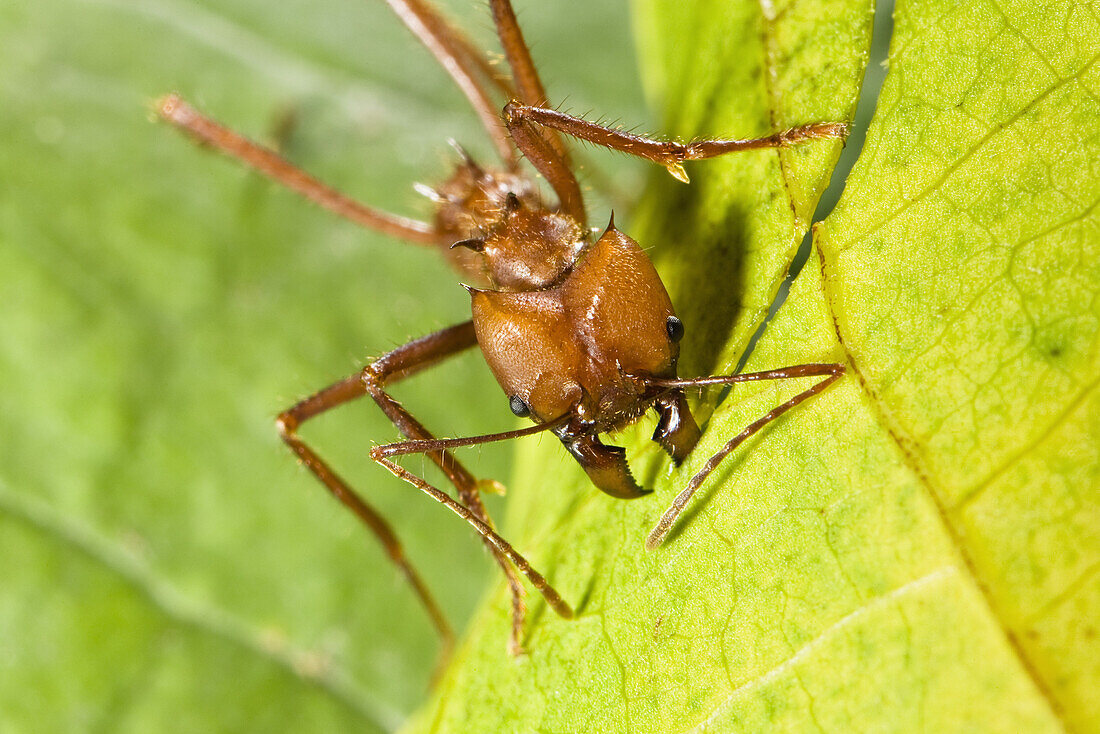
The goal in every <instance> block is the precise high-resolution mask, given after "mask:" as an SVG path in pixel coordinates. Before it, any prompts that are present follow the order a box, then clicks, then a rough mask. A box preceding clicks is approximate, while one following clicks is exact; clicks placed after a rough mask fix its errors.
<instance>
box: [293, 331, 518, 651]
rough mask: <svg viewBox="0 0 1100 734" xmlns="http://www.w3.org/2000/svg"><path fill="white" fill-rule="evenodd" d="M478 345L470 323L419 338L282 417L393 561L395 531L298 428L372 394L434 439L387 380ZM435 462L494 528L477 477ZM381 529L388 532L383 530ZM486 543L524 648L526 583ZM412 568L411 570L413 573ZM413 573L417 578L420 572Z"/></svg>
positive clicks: (421, 592)
mask: <svg viewBox="0 0 1100 734" xmlns="http://www.w3.org/2000/svg"><path fill="white" fill-rule="evenodd" d="M476 343H477V337H476V335H475V334H474V328H473V324H472V323H471V322H469V321H467V322H464V323H462V324H459V325H457V326H452V327H450V328H448V329H443V330H442V331H438V332H436V333H434V334H430V335H428V336H426V337H422V338H420V339H416V340H414V341H412V342H409V343H408V344H405V345H404V346H401V347H398V348H397V349H395V350H393V351H391V352H389V353H388V354H385V355H383V356H382V357H380V358H379V359H377V360H375V361H374V362H373V363H371V364H369V365H367V366H366V367H365V368H364V369H363V370H361V371H360V372H359V373H358V374H356V375H353V376H351V377H349V378H347V379H345V380H342V381H341V382H338V383H336V384H335V385H332V386H331V387H328V388H326V389H324V390H322V391H321V392H319V393H317V394H316V395H313V396H312V397H309V398H306V399H305V400H302V401H301V402H299V403H297V404H296V405H294V406H293V407H292V408H290V409H289V410H287V411H285V412H284V413H282V414H281V415H280V416H279V418H278V421H277V424H278V427H279V432H280V435H281V436H282V437H283V440H284V441H285V442H286V443H287V445H288V446H290V449H291V450H292V451H293V452H294V453H295V454H296V455H297V456H298V458H299V459H301V461H302V463H303V464H305V465H306V467H307V468H308V469H309V470H310V471H311V472H313V474H314V475H315V476H316V477H317V478H318V479H319V480H320V481H321V483H322V484H324V485H325V486H326V487H327V488H328V489H329V491H330V492H332V494H333V495H334V496H335V497H336V498H337V499H338V500H340V502H342V503H343V504H344V505H345V506H346V507H348V509H350V510H351V511H352V512H354V513H355V514H356V515H357V516H359V518H360V519H361V520H362V521H363V522H364V523H365V524H366V525H367V526H368V527H369V528H370V529H371V530H372V531H373V532H374V533H375V534H376V535H377V536H378V538H379V540H380V541H381V542H382V544H383V545H384V546H385V547H386V549H387V551H389V552H390V555H391V557H394V555H395V553H396V554H397V556H398V557H400V545H397V544H396V543H397V542H396V540H395V539H394V540H392V541H391V538H393V532H392V531H391V530H390V529H389V526H388V524H387V523H386V522H385V521H384V520H383V519H382V518H381V517H379V516H378V513H377V512H375V511H374V510H373V509H372V508H370V507H369V506H368V505H367V504H366V503H365V502H364V501H363V500H362V499H361V498H360V497H359V496H358V495H357V494H356V493H355V492H354V491H353V490H352V489H351V488H350V487H349V486H348V485H347V483H346V482H344V480H343V479H341V478H340V477H339V476H338V475H337V474H336V473H335V472H333V471H332V470H331V469H330V468H329V467H328V465H327V464H326V463H325V462H324V461H323V460H322V459H321V458H320V457H319V456H317V454H316V453H315V452H314V451H313V450H312V449H311V448H310V447H309V446H308V445H306V443H305V442H304V441H302V440H301V439H300V438H299V437H298V435H297V430H298V427H299V426H300V425H301V424H302V423H304V422H305V421H307V420H309V419H310V418H312V417H314V416H316V415H319V414H320V413H324V412H326V411H328V410H330V409H332V408H334V407H336V406H338V405H342V404H343V403H346V402H348V401H350V400H354V399H356V398H359V397H362V396H364V395H370V396H371V397H372V398H373V399H374V401H375V402H376V403H377V404H378V406H379V407H380V408H381V409H382V412H383V413H385V414H386V417H388V418H389V419H390V420H391V421H393V423H394V425H395V426H397V428H398V430H400V431H401V433H402V434H404V435H405V436H406V437H408V438H412V439H419V440H430V439H431V438H432V435H431V433H430V432H428V430H427V429H426V428H424V426H423V425H421V424H420V423H419V422H418V421H417V420H416V419H415V418H413V417H412V415H411V414H409V413H408V411H406V410H405V409H404V408H402V407H401V406H400V405H399V404H398V403H397V401H395V400H394V399H393V398H391V397H390V396H389V395H388V394H387V393H386V392H385V391H384V390H383V389H382V388H383V386H384V385H385V384H386V383H387V382H396V381H398V380H401V379H403V378H405V377H408V376H410V375H413V374H415V373H417V372H419V371H421V370H423V369H426V368H428V367H431V366H433V365H435V364H437V363H439V362H441V361H442V360H444V359H446V358H447V357H450V356H453V355H455V354H458V353H459V352H462V351H464V350H466V349H468V348H470V347H472V346H474V345H475V344H476ZM429 458H430V459H431V460H432V461H433V462H434V463H435V464H436V465H438V466H439V467H440V469H442V470H443V472H444V473H445V474H446V475H447V477H448V479H450V481H451V482H452V483H453V484H454V485H455V487H456V489H457V491H458V495H459V500H460V501H461V502H462V503H463V504H464V505H465V506H466V507H467V508H468V509H469V511H470V512H471V513H472V514H473V515H474V516H475V517H477V518H478V519H479V520H480V521H481V522H483V523H484V524H486V525H488V524H489V522H490V521H489V517H488V514H487V513H486V511H485V507H484V505H482V503H481V498H480V496H479V495H478V489H477V481H476V480H475V479H474V477H473V475H471V474H470V473H469V472H468V471H467V470H466V469H465V468H464V467H463V466H462V465H461V464H459V463H458V461H456V460H455V459H454V457H453V456H451V455H450V453H449V452H446V451H437V452H434V453H431V454H429ZM379 527H381V528H382V529H381V530H379ZM486 545H487V546H489V549H490V551H491V552H492V554H493V558H494V559H495V560H496V562H497V564H498V565H500V567H501V569H502V570H503V571H504V574H505V577H506V578H507V580H508V585H509V587H510V589H511V592H512V615H513V629H514V630H515V632H514V635H513V638H514V639H513V641H514V645H517V646H518V640H519V632H520V631H522V627H523V616H524V613H525V611H526V609H525V606H524V603H523V594H524V590H523V585H522V584H521V583H520V581H519V578H518V576H517V574H516V571H515V569H514V568H513V567H512V566H511V564H510V563H509V562H508V560H507V558H506V557H505V556H504V555H503V554H501V553H500V552H499V551H498V550H497V549H496V548H495V547H493V545H492V543H491V542H489V541H486ZM395 563H397V564H398V566H399V567H401V568H402V571H403V572H404V570H405V568H406V567H408V564H407V563H406V562H404V561H403V560H397V559H396V558H395ZM411 570H412V569H411V568H409V571H411ZM412 575H413V576H415V573H413V574H412ZM406 576H409V573H406ZM410 584H411V585H412V586H413V588H414V590H415V591H416V592H417V594H418V596H419V597H420V599H421V602H422V603H423V604H424V606H425V608H426V609H427V610H428V613H429V615H430V616H431V617H432V620H433V623H435V624H436V628H437V629H438V630H439V631H440V635H441V636H442V637H443V638H444V643H445V645H447V646H448V647H449V644H450V641H451V639H452V637H453V636H452V635H451V632H450V628H449V627H448V626H447V625H446V621H445V620H443V618H442V614H440V613H439V611H438V607H437V606H436V605H435V602H434V601H433V600H432V599H431V597H430V596H429V595H428V592H427V591H426V589H424V586H423V584H422V583H420V581H419V578H416V580H413V579H412V578H410Z"/></svg>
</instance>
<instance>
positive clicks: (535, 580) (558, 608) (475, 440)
mask: <svg viewBox="0 0 1100 734" xmlns="http://www.w3.org/2000/svg"><path fill="white" fill-rule="evenodd" d="M561 422H562V421H560V420H558V421H553V422H550V423H543V424H540V425H535V426H530V427H528V428H523V429H520V430H516V431H505V432H503V433H490V434H485V435H481V436H469V437H466V438H448V439H431V440H426V441H425V440H413V441H399V442H397V443H391V444H386V445H384V446H375V447H374V448H373V449H371V452H370V456H371V458H372V459H374V461H376V462H378V463H379V464H381V465H382V466H384V467H386V469H388V470H389V471H390V472H391V473H392V474H393V475H394V476H396V477H398V478H400V479H403V480H405V481H406V482H408V483H409V484H412V485H413V486H414V487H416V488H418V489H420V490H421V491H423V492H425V493H426V494H428V495H429V496H430V497H432V498H433V499H434V500H436V501H437V502H439V503H441V504H443V505H446V506H447V508H449V509H450V510H451V511H452V512H454V513H455V514H456V515H458V516H459V517H461V518H462V519H464V520H466V522H468V523H470V524H471V525H472V526H473V527H474V529H475V530H476V531H477V532H478V533H479V534H480V535H481V536H482V538H483V539H484V540H485V541H486V542H488V543H491V544H492V546H493V547H494V548H495V549H496V550H497V551H499V552H500V553H501V554H503V555H504V556H506V557H507V558H508V560H509V561H511V562H512V564H513V565H514V566H515V567H516V568H518V569H519V570H520V571H521V572H522V573H523V574H524V575H525V576H526V577H527V578H528V579H530V581H531V583H532V584H533V585H534V586H535V588H536V589H538V591H539V593H540V594H542V596H543V598H545V599H546V602H547V604H549V605H550V607H551V608H552V609H553V610H554V611H555V612H557V613H558V614H559V615H561V616H562V617H564V618H566V619H571V618H572V617H573V610H572V608H571V607H570V606H569V605H568V604H567V603H566V602H565V600H563V599H562V598H561V595H560V594H558V592H557V590H556V589H554V587H553V586H551V585H550V583H549V582H547V580H546V578H545V577H544V576H543V575H542V574H540V573H539V572H538V571H536V570H535V569H534V568H533V567H532V566H531V564H530V563H529V562H528V561H527V559H526V558H524V557H523V556H522V555H520V554H519V552H518V551H516V550H515V548H513V547H512V546H511V544H510V543H508V541H506V540H505V539H504V538H502V537H500V536H499V535H498V534H497V533H496V532H495V531H494V530H493V529H492V528H491V527H489V525H487V524H486V523H485V522H484V521H483V520H482V519H481V518H478V517H476V516H475V515H474V514H473V513H472V512H471V511H470V510H469V509H468V508H466V507H464V506H462V505H460V504H459V503H457V502H455V501H454V500H453V499H451V498H450V497H449V496H447V495H446V494H444V493H443V492H441V491H439V490H438V489H436V488H435V487H433V486H432V485H430V484H428V483H427V482H425V481H424V480H423V479H422V478H420V477H418V476H417V475H415V474H413V473H412V472H410V471H408V470H407V469H405V468H403V467H401V466H399V465H397V464H396V463H394V462H393V461H391V460H390V459H389V458H388V457H390V456H404V455H407V454H431V453H433V452H439V451H444V450H447V449H452V448H459V447H462V446H480V445H482V444H486V443H492V442H494V441H509V440H511V439H514V438H522V437H524V436H532V435H534V434H537V433H542V432H544V431H548V430H552V429H554V428H557V427H558V426H559V425H561Z"/></svg>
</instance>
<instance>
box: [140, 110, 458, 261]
mask: <svg viewBox="0 0 1100 734" xmlns="http://www.w3.org/2000/svg"><path fill="white" fill-rule="evenodd" d="M157 114H158V115H160V116H161V117H162V118H163V119H165V120H166V121H168V122H170V123H172V124H173V125H175V126H176V127H178V128H180V129H181V130H183V131H184V132H186V133H187V134H189V135H191V136H192V137H194V138H196V139H197V140H198V141H199V142H200V143H203V144H204V145H209V146H211V147H213V148H216V149H217V150H219V151H221V152H222V153H225V154H226V155H228V156H230V157H232V158H236V159H237V160H239V161H241V162H242V163H244V164H246V165H248V166H249V167H251V168H253V169H255V170H257V171H259V172H260V173H262V174H264V175H265V176H267V177H268V178H270V179H272V180H273V181H276V182H278V183H281V184H282V185H283V186H286V187H287V188H288V189H291V190H292V191H294V192H295V193H298V194H300V195H302V196H304V197H305V198H307V199H309V200H310V201H312V202H314V203H315V204H318V205H320V206H322V207H324V208H325V209H328V210H329V211H331V212H334V213H336V214H339V215H340V216H342V217H344V218H345V219H350V220H351V221H353V222H355V223H356V224H358V225H361V226H363V227H366V228H367V229H372V230H374V231H376V232H381V233H383V234H388V235H392V236H394V237H397V238H399V239H403V240H408V241H409V242H415V243H418V244H422V245H434V244H438V242H439V238H438V236H437V235H436V232H435V228H434V227H432V226H431V225H429V224H426V223H424V222H418V221H416V220H415V219H407V218H405V217H399V216H397V215H394V214H388V213H386V212H383V211H379V210H378V209H373V208H371V207H368V206H365V205H363V204H360V203H359V202H357V201H354V200H352V199H350V198H348V197H347V196H344V195H343V194H341V193H340V192H339V191H336V190H335V189H333V188H332V187H331V186H328V185H326V184H324V183H322V182H321V181H319V180H317V179H316V178H314V177H313V176H311V175H309V174H308V173H306V172H305V171H303V170H301V169H300V168H297V167H296V166H294V165H292V164H291V163H290V162H288V161H287V160H286V159H284V158H282V157H281V156H280V155H279V154H277V153H276V152H275V151H273V150H270V149H268V148H265V147H264V146H262V145H259V144H257V143H254V142H252V141H251V140H249V139H248V138H245V137H244V136H243V135H240V134H238V133H236V132H234V131H233V130H230V129H229V128H227V127H225V126H224V125H221V124H219V123H217V122H215V121H214V120H212V119H210V118H208V117H206V116H204V115H203V114H202V113H200V112H199V111H198V110H196V109H195V108H194V107H191V106H190V105H189V104H187V103H186V102H184V101H183V100H182V99H180V98H179V97H178V96H177V95H175V94H169V95H168V96H166V97H163V98H162V99H160V100H159V101H158V102H157Z"/></svg>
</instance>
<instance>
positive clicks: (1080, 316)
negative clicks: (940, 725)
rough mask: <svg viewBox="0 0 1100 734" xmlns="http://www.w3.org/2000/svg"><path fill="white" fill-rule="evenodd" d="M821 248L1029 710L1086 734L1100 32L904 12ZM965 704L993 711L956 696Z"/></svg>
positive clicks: (1097, 661) (1097, 484) (1037, 9)
mask: <svg viewBox="0 0 1100 734" xmlns="http://www.w3.org/2000/svg"><path fill="white" fill-rule="evenodd" d="M897 18H898V20H897V27H896V30H895V36H894V43H893V51H892V53H891V59H890V63H891V73H890V75H889V76H888V77H887V80H886V83H885V85H884V87H883V90H882V95H881V97H880V99H879V106H878V114H877V115H876V117H875V120H874V123H873V125H872V127H871V130H870V132H869V134H868V138H867V145H866V147H865V149H864V151H863V154H862V156H861V158H860V161H859V164H858V166H857V167H856V169H855V170H854V171H853V174H852V176H851V178H850V179H849V180H848V185H847V188H846V191H845V195H844V198H843V199H842V201H841V203H840V205H839V206H838V207H837V209H836V211H835V212H834V214H833V215H832V216H831V217H829V219H828V220H827V222H826V223H825V225H824V226H822V227H821V228H820V229H819V230H818V231H817V241H818V244H819V246H820V248H821V250H822V252H823V255H824V264H825V268H824V272H825V288H826V294H827V297H828V302H829V308H830V312H831V314H832V316H833V318H834V319H835V322H836V329H837V334H838V336H839V337H840V338H841V339H842V340H843V342H844V345H845V349H846V353H847V356H848V358H849V359H850V360H851V364H852V366H853V368H854V369H855V370H856V371H857V375H858V380H859V382H860V385H861V387H862V389H863V392H864V399H865V401H866V402H867V403H868V404H869V406H870V408H871V410H872V411H873V414H874V416H875V418H876V420H877V421H878V422H879V423H880V424H881V425H882V426H883V427H884V428H885V429H886V430H887V431H888V432H889V435H890V437H891V439H892V441H893V443H894V444H895V446H896V447H897V449H898V451H900V452H901V454H902V456H903V457H904V463H905V465H906V466H907V467H908V468H909V470H910V472H911V473H912V475H913V476H914V477H915V478H916V479H917V481H918V487H919V491H920V492H921V494H922V495H923V496H924V497H925V498H926V500H927V501H928V502H929V503H931V505H932V506H933V507H934V508H935V511H936V514H937V515H938V521H937V524H938V525H939V526H940V527H941V534H942V536H943V537H944V538H946V539H947V540H948V542H949V543H950V545H951V546H952V547H953V551H954V554H955V555H956V557H957V561H956V562H955V563H954V564H953V568H954V569H956V572H957V573H958V574H959V578H960V581H961V582H962V583H964V584H965V585H966V586H967V587H969V589H970V591H971V593H973V594H974V595H976V596H977V597H978V598H979V599H980V605H979V607H978V608H977V609H976V612H977V614H973V615H964V614H962V613H961V610H958V611H957V612H956V611H950V613H951V616H952V618H953V619H955V620H956V623H957V624H958V625H959V627H960V629H968V628H969V626H970V625H971V624H973V623H978V622H980V621H981V620H983V619H985V620H988V621H990V622H992V623H994V624H995V625H996V635H995V636H994V637H992V638H991V639H992V640H998V638H999V641H1000V643H1001V644H1002V645H1003V646H1004V647H1005V648H1007V650H1009V651H1010V653H1011V658H1012V662H1011V664H1012V666H1013V668H1015V669H1016V670H1017V671H1018V677H1019V678H1020V679H1021V680H1022V681H1024V682H1025V683H1026V684H1027V686H1026V687H1027V689H1028V690H1027V692H1026V698H1025V699H1021V702H1022V701H1028V702H1030V703H1031V705H1032V706H1033V707H1036V708H1038V707H1043V706H1045V707H1046V709H1047V710H1048V712H1049V715H1050V716H1051V718H1052V719H1061V721H1062V723H1063V724H1064V725H1065V726H1067V727H1068V728H1070V729H1075V730H1078V731H1096V730H1097V729H1098V728H1100V639H1098V635H1100V624H1098V620H1100V575H1098V574H1097V569H1098V568H1100V493H1098V489H1100V399H1098V396H1097V391H1096V387H1097V382H1098V380H1100V215H1098V213H1097V205H1098V204H1100V168H1098V165H1100V164H1098V162H1100V65H1098V64H1097V60H1098V58H1100V41H1098V39H1100V17H1098V15H1097V9H1096V6H1095V5H1092V4H1089V3H1069V2H1064V3H1045V4H1036V3H1027V2H1016V3H998V2H995V1H993V0H990V1H988V2H975V3H968V4H966V6H964V7H960V6H958V5H957V4H955V3H948V2H942V3H941V2H905V3H903V4H899V6H898V16H897ZM969 688H970V689H972V692H973V695H979V694H982V695H989V694H990V692H989V691H986V690H983V689H981V688H979V687H978V686H973V685H972V686H970V687H969Z"/></svg>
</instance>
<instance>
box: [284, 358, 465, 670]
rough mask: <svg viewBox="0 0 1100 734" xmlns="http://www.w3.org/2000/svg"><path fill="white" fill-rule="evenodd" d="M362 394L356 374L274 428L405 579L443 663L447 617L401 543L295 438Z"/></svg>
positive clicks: (450, 643)
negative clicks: (425, 616)
mask: <svg viewBox="0 0 1100 734" xmlns="http://www.w3.org/2000/svg"><path fill="white" fill-rule="evenodd" d="M365 394H366V389H365V388H364V387H363V382H362V380H361V379H360V377H359V374H358V373H356V374H354V375H352V376H351V377H349V378H347V379H345V380H341V381H340V382H337V383H336V384H334V385H330V386H329V387H327V388H325V389H324V390H321V391H320V392H318V393H316V394H314V395H312V396H310V397H309V398H306V399H305V400H303V401H301V402H299V403H297V404H296V405H294V407H292V408H290V409H289V410H287V411H285V412H283V413H282V414H281V415H280V416H279V418H278V419H277V421H276V425H277V426H278V428H279V435H280V436H281V437H282V439H283V441H284V442H285V443H286V444H287V446H289V447H290V450H291V451H293V452H294V453H295V455H296V456H297V457H298V459H299V460H300V461H301V462H302V464H304V465H305V466H306V468H307V469H309V470H310V471H311V472H313V475H314V476H316V477H317V478H318V479H319V480H320V481H321V483H322V484H323V485H325V487H326V488H327V489H328V490H329V492H331V493H332V495H333V496H334V497H336V499H338V500H339V501H340V503H341V504H343V505H344V506H345V507H346V508H348V509H349V510H351V511H352V513H354V514H355V516H356V517H358V518H359V519H360V520H361V521H362V522H363V524H364V525H366V526H367V528H369V529H370V531H371V532H372V533H374V536H375V537H376V538H377V539H378V541H379V542H380V543H381V544H382V547H383V548H384V549H385V551H386V554H387V555H388V556H389V557H390V560H391V561H392V562H393V563H394V565H396V566H397V568H398V570H399V571H401V575H402V576H404V577H405V580H406V581H407V582H408V583H409V585H410V586H411V587H412V588H413V591H414V592H415V593H416V596H417V598H418V599H419V600H420V604H421V605H422V606H423V607H424V609H425V611H427V613H428V617H429V618H430V619H431V622H432V626H434V627H435V629H436V632H438V633H439V637H440V639H441V640H442V641H443V652H442V653H441V655H440V659H441V660H445V659H446V658H447V657H449V656H450V652H451V649H452V648H453V647H454V632H452V631H451V626H450V625H449V624H448V623H447V618H446V617H445V616H443V612H442V611H440V609H439V606H438V605H437V604H436V603H435V599H434V598H433V597H432V595H431V592H430V591H428V587H427V586H425V585H424V582H423V580H422V579H421V578H420V574H418V573H417V572H416V569H414V568H413V567H412V565H410V564H409V562H408V560H407V559H406V558H405V553H404V550H403V549H402V547H401V541H399V540H398V539H397V536H396V535H394V532H393V529H392V528H391V527H390V524H389V523H388V522H386V520H385V519H384V518H383V517H382V516H381V515H379V514H378V512H377V511H376V510H375V509H374V508H373V507H371V506H370V505H368V504H367V503H366V502H365V501H364V500H363V499H362V498H361V497H360V496H359V495H358V494H357V493H356V492H355V491H354V490H353V489H352V488H351V487H350V486H349V485H348V483H347V482H346V481H344V479H343V478H341V477H340V476H339V475H338V474H337V473H336V472H334V471H333V470H332V469H331V468H329V466H328V464H327V463H325V461H324V459H322V458H321V457H320V456H318V455H317V453H316V452H315V451H313V449H312V448H310V447H309V446H308V445H307V444H306V443H305V441H303V440H302V439H300V438H299V437H298V426H299V425H301V424H302V423H305V422H306V421H307V420H309V419H310V418H312V417H313V416H315V415H319V414H321V413H324V412H326V411H328V410H331V409H333V408H336V407H339V406H340V405H343V404H344V403H346V402H349V401H351V400H354V399H356V398H361V397H363V395H365Z"/></svg>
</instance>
